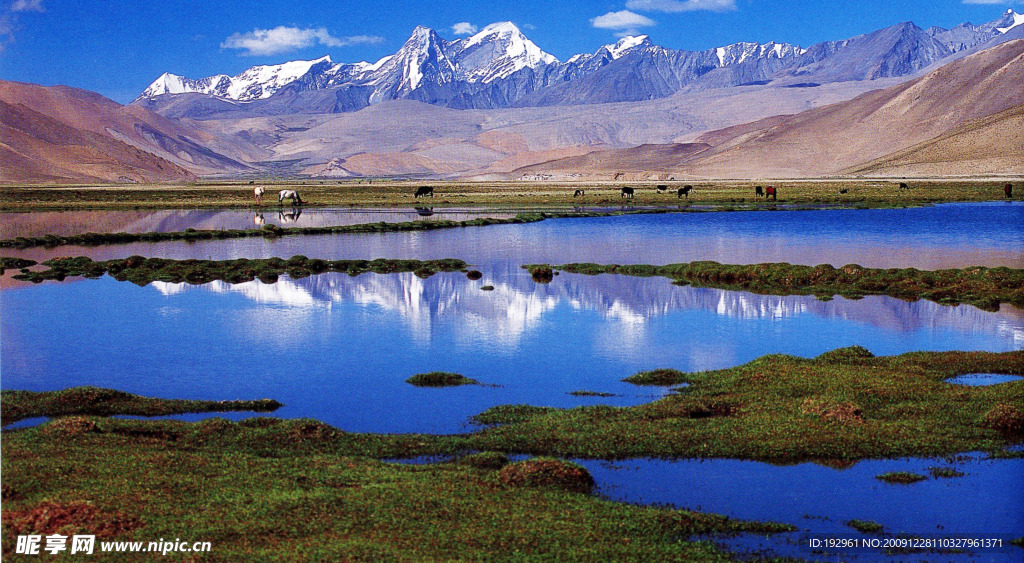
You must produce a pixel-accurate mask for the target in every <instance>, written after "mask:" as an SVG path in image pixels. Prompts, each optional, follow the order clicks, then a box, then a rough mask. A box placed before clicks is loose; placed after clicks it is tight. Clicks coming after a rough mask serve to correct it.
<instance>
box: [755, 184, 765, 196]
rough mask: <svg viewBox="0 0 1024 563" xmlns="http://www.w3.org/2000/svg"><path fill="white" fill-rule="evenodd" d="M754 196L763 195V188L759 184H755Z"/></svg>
mask: <svg viewBox="0 0 1024 563" xmlns="http://www.w3.org/2000/svg"><path fill="white" fill-rule="evenodd" d="M754 197H764V188H762V187H761V186H755V187H754Z"/></svg>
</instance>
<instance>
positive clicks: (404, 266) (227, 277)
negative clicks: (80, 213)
mask: <svg viewBox="0 0 1024 563" xmlns="http://www.w3.org/2000/svg"><path fill="white" fill-rule="evenodd" d="M43 265H44V266H47V268H48V269H47V270H42V271H36V272H27V273H22V274H16V275H15V276H14V278H15V279H19V280H25V281H30V282H33V283H40V282H43V281H46V280H57V281H61V280H64V279H65V278H67V277H86V278H98V277H101V276H103V275H104V274H109V275H110V276H111V277H113V278H114V279H116V280H118V281H129V282H132V283H134V284H138V285H146V284H148V283H150V282H154V281H162V282H169V283H188V284H196V285H198V284H205V283H210V282H213V281H218V280H220V281H225V282H227V283H232V284H235V283H244V282H249V281H253V280H256V279H258V280H260V281H263V282H264V283H274V282H276V281H277V279H278V277H279V276H281V275H284V274H287V275H288V277H290V278H292V279H300V278H304V277H308V276H312V275H316V274H322V273H325V272H339V273H344V274H348V275H350V276H358V275H360V274H364V273H367V272H373V273H376V274H393V273H398V272H413V273H415V274H416V275H417V276H419V277H421V278H427V277H430V276H432V275H434V274H436V273H438V272H461V271H464V270H465V268H466V263H465V262H463V261H462V260H455V259H450V258H449V259H442V260H385V259H378V260H320V259H317V258H312V259H311V258H307V257H305V256H302V255H298V256H292V257H291V258H288V259H284V258H257V259H248V258H238V259H235V260H195V259H189V260H171V259H167V258H144V257H142V256H129V257H128V258H124V259H114V260H105V261H94V260H92V259H91V258H88V257H85V256H79V257H76V258H52V259H50V260H47V261H45V262H43Z"/></svg>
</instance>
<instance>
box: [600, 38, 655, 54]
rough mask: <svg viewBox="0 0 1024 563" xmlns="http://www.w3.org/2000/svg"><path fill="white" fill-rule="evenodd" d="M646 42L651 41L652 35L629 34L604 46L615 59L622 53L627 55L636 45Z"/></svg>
mask: <svg viewBox="0 0 1024 563" xmlns="http://www.w3.org/2000/svg"><path fill="white" fill-rule="evenodd" d="M644 43H650V37H648V36H646V35H627V36H626V37H623V38H622V39H619V41H618V42H617V43H615V44H614V45H605V46H604V48H605V49H607V50H608V54H609V55H611V56H612V58H613V59H618V58H619V57H621V56H622V55H625V54H626V53H628V52H629V51H631V50H632V49H634V48H635V47H639V46H640V45H643V44H644Z"/></svg>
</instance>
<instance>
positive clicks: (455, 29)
mask: <svg viewBox="0 0 1024 563" xmlns="http://www.w3.org/2000/svg"><path fill="white" fill-rule="evenodd" d="M477 29H478V28H477V26H475V25H473V24H471V23H469V22H459V23H457V24H455V25H453V26H452V33H454V34H455V35H473V34H474V33H476V32H477Z"/></svg>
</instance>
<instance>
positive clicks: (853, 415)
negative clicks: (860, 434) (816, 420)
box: [800, 399, 864, 423]
mask: <svg viewBox="0 0 1024 563" xmlns="http://www.w3.org/2000/svg"><path fill="white" fill-rule="evenodd" d="M800 412H802V413H804V414H814V415H818V416H820V417H821V418H823V419H825V420H834V421H836V422H841V423H860V422H864V412H863V410H862V409H861V408H860V407H859V406H857V405H856V404H854V403H836V404H830V403H827V402H825V401H819V400H814V399H806V400H804V402H803V404H801V405H800Z"/></svg>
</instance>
